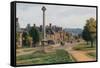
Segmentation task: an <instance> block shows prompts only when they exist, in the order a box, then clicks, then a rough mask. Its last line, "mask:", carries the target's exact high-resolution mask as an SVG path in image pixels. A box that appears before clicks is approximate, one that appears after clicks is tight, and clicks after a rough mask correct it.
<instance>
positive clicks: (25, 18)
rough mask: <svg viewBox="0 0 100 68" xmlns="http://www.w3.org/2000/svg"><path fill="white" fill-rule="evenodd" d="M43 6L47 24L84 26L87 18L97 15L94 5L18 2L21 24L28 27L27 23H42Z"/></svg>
mask: <svg viewBox="0 0 100 68" xmlns="http://www.w3.org/2000/svg"><path fill="white" fill-rule="evenodd" d="M42 6H45V7H46V9H47V10H46V25H48V24H49V23H52V24H53V25H57V26H61V27H63V28H83V26H84V25H85V23H86V22H85V21H86V20H87V19H89V18H90V17H94V18H95V17H96V8H93V7H75V6H58V5H44V4H26V3H17V17H18V18H19V23H20V26H21V27H26V25H27V24H31V25H33V24H36V25H37V26H39V25H41V24H42V11H41V7H42Z"/></svg>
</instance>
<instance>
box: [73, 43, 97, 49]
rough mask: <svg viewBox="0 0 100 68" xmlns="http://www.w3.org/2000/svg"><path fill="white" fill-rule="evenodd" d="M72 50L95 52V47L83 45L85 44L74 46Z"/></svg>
mask: <svg viewBox="0 0 100 68" xmlns="http://www.w3.org/2000/svg"><path fill="white" fill-rule="evenodd" d="M73 49H74V50H95V49H96V47H95V45H94V47H91V45H90V44H89V45H87V44H85V43H81V44H78V45H75V46H74V47H73Z"/></svg>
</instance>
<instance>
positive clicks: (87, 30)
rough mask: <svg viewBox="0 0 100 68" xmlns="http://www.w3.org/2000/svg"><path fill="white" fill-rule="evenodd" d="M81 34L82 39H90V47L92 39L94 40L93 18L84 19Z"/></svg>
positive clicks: (92, 42) (94, 26)
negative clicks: (84, 22)
mask: <svg viewBox="0 0 100 68" xmlns="http://www.w3.org/2000/svg"><path fill="white" fill-rule="evenodd" d="M82 36H83V39H84V40H86V41H90V42H91V47H93V44H94V41H95V40H96V20H95V19H94V18H90V19H89V20H87V21H86V25H85V27H84V30H83V33H82Z"/></svg>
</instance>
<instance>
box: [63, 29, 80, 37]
mask: <svg viewBox="0 0 100 68" xmlns="http://www.w3.org/2000/svg"><path fill="white" fill-rule="evenodd" d="M64 31H65V32H68V33H71V34H72V35H78V34H82V29H80V28H65V29H64Z"/></svg>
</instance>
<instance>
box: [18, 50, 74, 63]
mask: <svg viewBox="0 0 100 68" xmlns="http://www.w3.org/2000/svg"><path fill="white" fill-rule="evenodd" d="M16 60H17V62H20V61H22V62H20V63H17V64H49V63H65V62H73V61H74V60H73V58H72V57H71V55H69V53H68V52H66V51H65V50H62V49H59V50H56V51H55V52H50V53H43V52H40V51H36V52H34V53H31V54H27V55H21V56H17V57H16Z"/></svg>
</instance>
